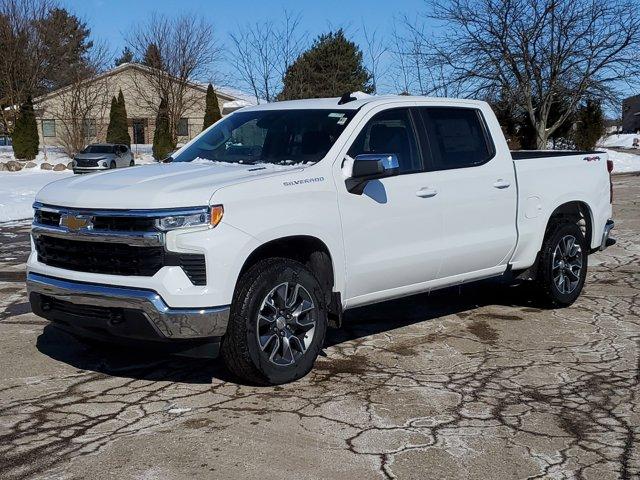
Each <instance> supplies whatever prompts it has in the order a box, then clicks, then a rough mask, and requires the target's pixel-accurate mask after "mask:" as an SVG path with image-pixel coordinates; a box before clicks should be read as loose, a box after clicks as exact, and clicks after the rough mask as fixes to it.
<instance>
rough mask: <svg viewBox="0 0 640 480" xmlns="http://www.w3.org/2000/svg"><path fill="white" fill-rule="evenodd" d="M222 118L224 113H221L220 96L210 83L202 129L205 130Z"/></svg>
mask: <svg viewBox="0 0 640 480" xmlns="http://www.w3.org/2000/svg"><path fill="white" fill-rule="evenodd" d="M221 118H222V115H221V114H220V107H219V106H218V97H217V96H216V92H214V91H213V85H211V84H209V86H208V87H207V99H206V101H205V107H204V122H203V123H202V130H205V129H206V128H207V127H208V126H209V125H213V124H214V123H216V122H217V121H218V120H220V119H221Z"/></svg>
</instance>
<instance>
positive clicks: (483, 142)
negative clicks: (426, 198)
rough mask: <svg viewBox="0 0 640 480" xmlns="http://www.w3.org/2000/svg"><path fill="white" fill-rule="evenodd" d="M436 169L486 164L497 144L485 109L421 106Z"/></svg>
mask: <svg viewBox="0 0 640 480" xmlns="http://www.w3.org/2000/svg"><path fill="white" fill-rule="evenodd" d="M420 112H421V114H422V120H423V122H424V125H425V127H426V130H427V138H428V141H429V146H430V148H431V153H432V156H433V163H434V165H433V167H434V169H435V170H447V169H452V168H465V167H474V166H477V165H482V164H483V163H486V162H488V161H489V160H491V158H493V155H494V147H493V143H492V142H491V138H490V137H489V135H488V132H487V128H486V125H485V123H484V119H483V118H482V115H481V113H480V112H479V111H478V110H476V109H472V108H439V107H427V108H421V109H420Z"/></svg>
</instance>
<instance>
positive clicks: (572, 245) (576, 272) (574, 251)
mask: <svg viewBox="0 0 640 480" xmlns="http://www.w3.org/2000/svg"><path fill="white" fill-rule="evenodd" d="M551 271H552V276H553V281H554V283H555V286H556V288H557V289H558V291H559V292H560V293H563V294H569V293H571V292H573V291H574V290H575V289H576V288H577V287H578V284H579V283H580V275H581V273H582V248H581V246H580V243H578V242H577V241H576V238H575V237H574V236H573V235H565V236H564V237H562V239H561V240H560V241H559V242H558V245H557V246H556V248H555V250H554V252H553V257H552V259H551Z"/></svg>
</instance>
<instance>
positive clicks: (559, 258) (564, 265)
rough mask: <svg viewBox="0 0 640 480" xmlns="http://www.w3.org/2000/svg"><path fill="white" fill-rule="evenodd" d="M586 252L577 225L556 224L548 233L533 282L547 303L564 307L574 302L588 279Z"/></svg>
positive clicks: (584, 242) (586, 246)
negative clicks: (534, 281)
mask: <svg viewBox="0 0 640 480" xmlns="http://www.w3.org/2000/svg"><path fill="white" fill-rule="evenodd" d="M588 251H589V248H588V245H587V241H586V239H585V238H584V234H583V233H582V230H581V229H580V228H579V227H578V226H577V225H576V224H573V223H559V224H556V225H554V226H553V227H551V228H550V229H549V232H548V233H547V236H546V237H545V240H544V243H543V245H542V251H541V253H540V258H539V263H538V274H537V278H536V282H537V284H538V290H539V291H540V293H541V295H542V298H543V300H544V301H545V302H546V303H548V304H550V305H551V306H554V307H564V306H568V305H571V304H572V303H573V302H575V301H576V299H577V298H578V297H579V296H580V293H581V292H582V288H583V286H584V282H585V279H586V276H587V259H588V256H587V255H588Z"/></svg>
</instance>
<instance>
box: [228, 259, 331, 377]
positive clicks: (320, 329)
mask: <svg viewBox="0 0 640 480" xmlns="http://www.w3.org/2000/svg"><path fill="white" fill-rule="evenodd" d="M324 298H325V296H324V294H323V291H322V287H321V286H320V283H319V282H318V280H317V279H316V277H315V275H314V274H313V273H312V272H311V271H310V270H309V269H308V268H307V267H306V266H305V265H303V264H302V263H299V262H296V261H293V260H289V259H285V258H277V259H267V260H263V261H260V262H258V263H257V264H256V265H254V266H253V267H252V268H250V269H249V270H248V271H247V273H245V274H244V275H243V276H242V278H241V279H240V281H239V282H238V287H237V289H236V293H235V295H234V301H233V304H232V306H231V316H230V318H229V326H228V329H227V334H226V335H225V338H224V340H223V343H222V356H223V358H224V361H225V363H226V365H227V367H228V368H229V369H230V370H231V371H232V372H233V373H234V374H235V375H237V376H239V377H240V378H242V379H244V380H246V381H248V382H251V383H256V384H271V385H275V384H280V383H286V382H291V381H294V380H297V379H299V378H302V377H304V376H305V375H306V374H307V373H309V371H310V370H311V368H312V367H313V364H314V362H315V360H316V358H317V357H318V353H319V352H320V349H321V348H322V345H323V344H324V337H325V333H326V329H327V309H326V305H325V304H324Z"/></svg>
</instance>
